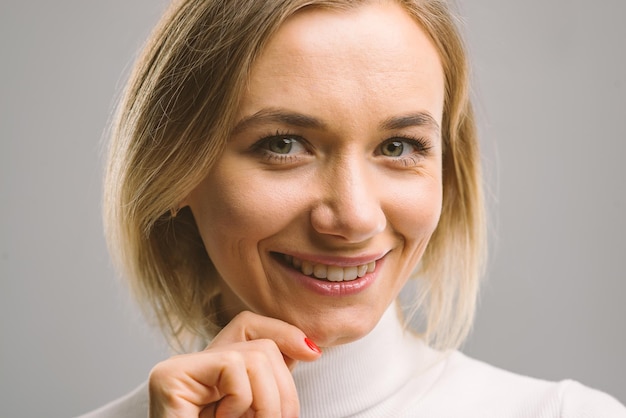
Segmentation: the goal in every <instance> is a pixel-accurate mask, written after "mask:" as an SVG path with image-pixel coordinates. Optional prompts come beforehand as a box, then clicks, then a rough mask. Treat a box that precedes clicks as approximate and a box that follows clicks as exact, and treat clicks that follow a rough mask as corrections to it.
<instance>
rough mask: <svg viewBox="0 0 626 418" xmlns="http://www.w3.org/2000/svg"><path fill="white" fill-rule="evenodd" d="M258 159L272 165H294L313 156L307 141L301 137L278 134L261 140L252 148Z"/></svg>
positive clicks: (283, 133)
mask: <svg viewBox="0 0 626 418" xmlns="http://www.w3.org/2000/svg"><path fill="white" fill-rule="evenodd" d="M251 151H252V152H253V154H254V155H256V156H257V157H260V158H262V159H263V161H264V162H265V163H267V164H272V165H289V166H290V165H293V164H297V163H299V162H302V161H304V160H305V159H306V158H307V157H308V156H310V155H311V152H310V147H309V144H308V142H307V141H306V139H304V138H302V137H301V136H299V135H293V134H290V133H286V132H276V133H274V134H272V135H267V136H264V137H262V138H261V139H259V140H258V141H257V142H256V143H255V144H254V145H253V146H252V148H251Z"/></svg>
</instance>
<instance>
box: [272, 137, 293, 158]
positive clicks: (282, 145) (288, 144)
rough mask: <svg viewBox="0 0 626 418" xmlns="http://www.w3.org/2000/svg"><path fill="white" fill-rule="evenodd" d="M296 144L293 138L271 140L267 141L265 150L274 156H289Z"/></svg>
mask: <svg viewBox="0 0 626 418" xmlns="http://www.w3.org/2000/svg"><path fill="white" fill-rule="evenodd" d="M296 142H297V141H296V140H295V139H294V138H285V137H278V138H272V139H270V140H269V142H268V144H267V148H268V149H269V150H270V151H272V152H275V153H276V154H289V153H290V152H291V149H292V148H293V145H294V144H295V143H296Z"/></svg>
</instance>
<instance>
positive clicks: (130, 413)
mask: <svg viewBox="0 0 626 418" xmlns="http://www.w3.org/2000/svg"><path fill="white" fill-rule="evenodd" d="M148 402H149V397H148V383H147V382H146V383H144V384H142V385H141V386H139V387H138V388H137V389H135V390H133V391H132V392H131V393H129V394H127V395H126V396H123V397H121V398H119V399H117V400H115V401H113V402H111V403H109V404H107V405H104V406H103V407H101V408H99V409H96V410H95V411H92V412H89V413H87V414H85V415H81V416H80V417H78V418H145V417H147V416H148Z"/></svg>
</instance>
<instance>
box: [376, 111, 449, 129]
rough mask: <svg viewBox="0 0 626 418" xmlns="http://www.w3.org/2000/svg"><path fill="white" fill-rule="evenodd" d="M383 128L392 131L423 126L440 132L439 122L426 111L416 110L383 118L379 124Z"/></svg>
mask: <svg viewBox="0 0 626 418" xmlns="http://www.w3.org/2000/svg"><path fill="white" fill-rule="evenodd" d="M380 126H381V128H383V129H384V130H388V131H392V130H396V129H403V128H409V127H412V126H423V127H426V128H430V129H433V130H434V131H435V132H437V133H439V132H441V128H440V127H439V124H438V123H437V121H436V120H435V118H434V117H433V116H432V115H431V114H430V113H428V112H416V113H411V114H408V115H404V116H397V117H391V118H388V119H385V120H384V121H383V123H381V124H380Z"/></svg>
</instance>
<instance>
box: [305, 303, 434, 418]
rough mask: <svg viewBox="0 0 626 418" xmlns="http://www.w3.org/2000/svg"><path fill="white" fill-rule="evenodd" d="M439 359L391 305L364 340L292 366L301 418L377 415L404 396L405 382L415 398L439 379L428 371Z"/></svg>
mask: <svg viewBox="0 0 626 418" xmlns="http://www.w3.org/2000/svg"><path fill="white" fill-rule="evenodd" d="M441 358H442V356H441V354H440V353H439V352H437V351H435V350H432V349H431V348H429V347H428V346H427V345H426V344H425V343H424V342H423V340H422V339H420V338H418V337H417V336H415V335H414V334H412V333H411V332H410V331H409V330H405V329H404V328H403V326H402V323H401V320H400V317H399V310H398V307H397V305H396V304H395V303H393V304H391V305H390V307H389V308H388V309H387V310H386V311H385V313H384V315H383V316H382V318H381V319H380V321H379V322H378V324H377V325H376V327H374V329H373V330H372V331H371V332H370V333H369V334H368V335H366V336H365V337H363V338H361V339H360V340H357V341H354V342H352V343H348V344H344V345H341V346H337V347H329V348H326V349H324V352H323V354H322V356H321V357H320V358H319V359H318V360H316V361H314V362H310V363H304V362H301V363H299V364H298V365H297V366H296V368H295V369H294V371H293V377H294V380H295V383H296V387H297V389H298V397H299V400H300V408H301V412H302V414H301V415H302V416H303V417H316V418H317V417H346V416H357V415H359V414H362V413H363V412H364V411H372V410H380V408H381V406H383V405H385V404H389V403H394V402H396V403H398V402H401V401H402V400H399V399H398V396H400V395H399V394H401V393H406V392H407V391H406V390H403V389H405V388H406V387H407V385H409V383H410V385H409V386H410V394H409V395H410V396H411V398H412V399H416V398H417V397H419V396H420V395H421V393H423V392H424V391H426V390H427V389H428V387H430V385H431V384H432V381H433V379H434V378H436V375H438V374H439V372H438V371H436V370H435V371H434V372H433V366H434V365H436V364H437V363H440V362H438V360H440V359H441ZM426 371H429V372H428V373H426ZM420 392H421V393H420ZM384 409H385V410H388V409H389V408H388V407H387V406H385V407H384Z"/></svg>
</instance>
